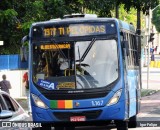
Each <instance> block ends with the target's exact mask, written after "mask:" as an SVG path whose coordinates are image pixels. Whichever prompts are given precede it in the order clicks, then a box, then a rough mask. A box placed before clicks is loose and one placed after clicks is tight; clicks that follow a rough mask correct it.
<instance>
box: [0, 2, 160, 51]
mask: <svg viewBox="0 0 160 130" xmlns="http://www.w3.org/2000/svg"><path fill="white" fill-rule="evenodd" d="M157 1H158V0H149V1H148V0H137V1H135V0H115V1H113V0H107V1H106V0H12V1H11V0H2V1H1V4H0V26H1V28H0V40H3V41H4V46H3V47H0V52H1V54H15V53H19V50H20V49H19V48H20V47H21V39H22V37H23V36H25V35H28V33H29V28H30V26H31V24H32V23H33V22H38V21H45V20H50V19H53V18H62V17H63V16H64V15H66V14H71V13H95V14H97V15H98V16H99V17H113V12H114V11H113V10H114V9H115V5H117V4H118V5H121V4H124V5H123V6H120V19H122V20H125V21H127V22H132V23H133V24H134V25H136V10H135V9H139V10H141V11H143V12H144V13H145V11H146V10H147V9H148V8H149V7H151V8H154V7H155V4H157ZM131 7H133V8H135V9H133V8H131ZM126 11H128V12H126ZM128 14H129V15H128Z"/></svg>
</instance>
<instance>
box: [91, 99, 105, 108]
mask: <svg viewBox="0 0 160 130" xmlns="http://www.w3.org/2000/svg"><path fill="white" fill-rule="evenodd" d="M102 105H103V100H97V101H92V106H94V107H96V106H102Z"/></svg>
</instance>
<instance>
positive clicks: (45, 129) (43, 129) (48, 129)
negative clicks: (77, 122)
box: [32, 127, 52, 130]
mask: <svg viewBox="0 0 160 130" xmlns="http://www.w3.org/2000/svg"><path fill="white" fill-rule="evenodd" d="M51 129H52V128H51V127H39V128H32V130H51Z"/></svg>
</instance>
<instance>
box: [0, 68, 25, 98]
mask: <svg viewBox="0 0 160 130" xmlns="http://www.w3.org/2000/svg"><path fill="white" fill-rule="evenodd" d="M26 71H27V70H12V71H9V70H1V71H0V81H1V80H2V75H3V74H6V76H7V80H9V81H10V83H11V86H12V89H10V95H11V96H12V97H13V98H26V96H25V87H24V84H23V82H22V78H23V74H24V73H25V72H26Z"/></svg>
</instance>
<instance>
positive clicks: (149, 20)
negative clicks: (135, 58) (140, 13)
mask: <svg viewBox="0 0 160 130" xmlns="http://www.w3.org/2000/svg"><path fill="white" fill-rule="evenodd" d="M150 14H151V10H150V9H149V14H148V38H147V42H148V62H147V89H148V88H149V64H150V43H149V35H150V22H151V19H150Z"/></svg>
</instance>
